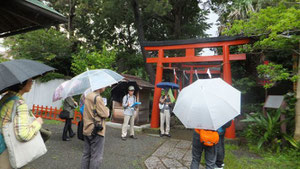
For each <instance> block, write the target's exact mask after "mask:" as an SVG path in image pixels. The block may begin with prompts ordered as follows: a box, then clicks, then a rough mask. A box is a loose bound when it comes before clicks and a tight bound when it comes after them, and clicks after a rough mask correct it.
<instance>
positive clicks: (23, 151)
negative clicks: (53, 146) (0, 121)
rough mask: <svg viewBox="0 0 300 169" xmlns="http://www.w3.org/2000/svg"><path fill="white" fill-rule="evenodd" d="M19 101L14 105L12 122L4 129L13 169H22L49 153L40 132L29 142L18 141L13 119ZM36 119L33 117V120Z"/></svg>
mask: <svg viewBox="0 0 300 169" xmlns="http://www.w3.org/2000/svg"><path fill="white" fill-rule="evenodd" d="M16 106H17V101H16V102H15V104H14V107H13V111H12V116H11V120H10V122H9V123H7V124H6V125H5V126H3V128H2V132H3V136H4V140H5V143H6V147H7V150H8V154H9V161H10V164H11V166H12V167H13V168H21V167H23V166H24V165H26V164H28V163H29V162H31V161H33V160H35V159H37V158H39V157H40V156H42V155H44V154H45V153H46V152H47V148H46V145H45V143H44V141H43V139H42V137H41V134H40V132H38V133H37V134H36V136H34V137H33V138H32V139H31V140H29V141H27V142H20V141H18V140H17V138H16V135H15V131H14V123H13V121H14V120H13V119H14V117H15V116H16ZM34 119H35V118H34V117H32V120H34Z"/></svg>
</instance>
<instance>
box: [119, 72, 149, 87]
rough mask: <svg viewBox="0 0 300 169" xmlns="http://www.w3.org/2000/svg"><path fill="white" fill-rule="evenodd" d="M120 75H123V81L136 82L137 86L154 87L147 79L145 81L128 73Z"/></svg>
mask: <svg viewBox="0 0 300 169" xmlns="http://www.w3.org/2000/svg"><path fill="white" fill-rule="evenodd" d="M122 76H124V77H125V78H124V79H123V81H127V82H136V83H137V85H138V86H139V87H142V88H154V85H153V84H151V83H150V82H148V81H145V80H143V79H141V78H140V77H137V76H133V75H128V74H122Z"/></svg>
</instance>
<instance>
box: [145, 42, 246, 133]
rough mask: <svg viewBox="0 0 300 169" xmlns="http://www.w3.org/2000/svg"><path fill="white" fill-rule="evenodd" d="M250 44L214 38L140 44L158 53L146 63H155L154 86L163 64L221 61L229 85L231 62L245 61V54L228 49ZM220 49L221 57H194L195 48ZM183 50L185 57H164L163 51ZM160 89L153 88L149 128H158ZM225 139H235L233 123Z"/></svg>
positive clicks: (160, 78) (158, 80) (161, 72)
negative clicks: (231, 52)
mask: <svg viewBox="0 0 300 169" xmlns="http://www.w3.org/2000/svg"><path fill="white" fill-rule="evenodd" d="M249 42H250V38H248V37H240V36H234V37H214V38H203V39H188V40H174V41H146V42H142V46H143V47H144V48H145V50H147V51H158V57H155V58H147V63H156V77H155V84H157V83H159V82H161V81H162V74H163V64H164V63H187V62H213V61H223V79H224V81H226V82H227V83H229V84H230V85H231V84H232V80H231V67H230V61H231V60H246V54H244V53H242V54H230V52H229V47H230V46H235V45H243V44H247V43H249ZM214 47H222V50H223V54H222V55H213V56H196V54H195V49H197V48H214ZM178 49H184V50H185V56H181V57H164V50H178ZM160 93H161V89H160V88H157V87H156V86H155V90H154V97H153V106H152V116H151V128H158V127H159V108H158V102H159V98H160ZM225 136H226V137H227V138H235V125H234V121H233V123H232V125H231V127H229V128H228V129H227V132H226V135H225Z"/></svg>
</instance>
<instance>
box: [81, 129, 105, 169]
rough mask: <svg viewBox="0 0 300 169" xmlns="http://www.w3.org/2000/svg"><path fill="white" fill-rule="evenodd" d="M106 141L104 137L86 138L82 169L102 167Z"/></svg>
mask: <svg viewBox="0 0 300 169" xmlns="http://www.w3.org/2000/svg"><path fill="white" fill-rule="evenodd" d="M104 141H105V140H104V137H103V136H99V135H96V136H84V147H83V156H82V160H81V169H99V168H100V167H101V163H102V159H103V150H104Z"/></svg>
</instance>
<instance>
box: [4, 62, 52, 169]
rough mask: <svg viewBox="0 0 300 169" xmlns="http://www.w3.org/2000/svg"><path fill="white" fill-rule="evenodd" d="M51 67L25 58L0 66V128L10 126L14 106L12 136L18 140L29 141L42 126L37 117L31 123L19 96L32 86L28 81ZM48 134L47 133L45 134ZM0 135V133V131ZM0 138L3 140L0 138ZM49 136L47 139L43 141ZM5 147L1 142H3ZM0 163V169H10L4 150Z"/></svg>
mask: <svg viewBox="0 0 300 169" xmlns="http://www.w3.org/2000/svg"><path fill="white" fill-rule="evenodd" d="M52 70H54V68H52V67H50V66H47V65H45V64H42V63H39V62H35V61H32V60H27V59H19V60H12V61H7V62H2V63H1V64H0V78H1V79H2V81H1V83H0V92H1V93H3V92H7V93H6V94H5V95H4V96H3V97H2V98H1V100H0V107H1V109H0V128H1V130H0V131H2V128H3V127H4V126H6V124H8V123H10V120H11V119H12V118H13V117H11V116H12V114H13V107H14V104H15V103H16V104H17V107H16V110H15V111H16V112H17V113H16V114H17V115H16V116H15V118H14V128H15V136H16V139H17V140H19V141H23V142H26V141H29V140H31V139H33V138H34V137H35V135H36V133H37V132H38V131H40V130H41V129H42V128H41V126H42V124H43V119H42V118H41V117H38V118H36V119H35V120H34V121H31V119H32V117H34V115H33V114H32V112H30V111H29V110H28V106H27V104H26V103H25V99H24V98H23V96H22V95H23V94H24V93H27V92H29V91H30V90H31V86H32V84H33V80H32V78H34V77H38V76H41V75H43V74H44V73H46V72H49V71H52ZM47 133H48V134H50V133H51V132H47ZM0 134H1V135H2V132H0ZM1 138H3V137H2V136H1ZM48 138H49V135H48V136H47V139H48ZM0 143H2V144H3V143H4V139H2V140H0ZM4 144H5V143H4ZM0 164H1V168H5V169H10V168H12V166H11V164H10V162H9V157H8V151H7V149H4V151H3V152H0Z"/></svg>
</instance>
